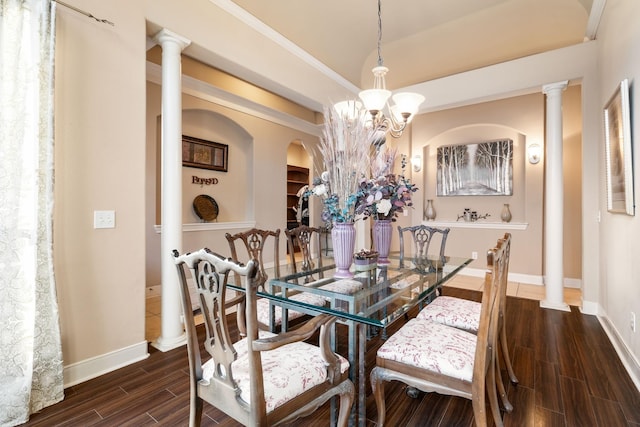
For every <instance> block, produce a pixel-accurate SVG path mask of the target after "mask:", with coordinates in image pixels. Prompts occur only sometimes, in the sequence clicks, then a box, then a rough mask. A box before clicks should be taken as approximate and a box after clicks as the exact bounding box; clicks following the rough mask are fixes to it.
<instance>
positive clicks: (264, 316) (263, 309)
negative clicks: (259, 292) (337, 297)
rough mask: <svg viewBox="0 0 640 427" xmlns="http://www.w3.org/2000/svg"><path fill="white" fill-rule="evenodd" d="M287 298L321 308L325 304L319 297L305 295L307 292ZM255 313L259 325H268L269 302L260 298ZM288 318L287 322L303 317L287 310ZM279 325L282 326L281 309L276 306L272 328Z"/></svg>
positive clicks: (302, 314) (301, 314)
mask: <svg viewBox="0 0 640 427" xmlns="http://www.w3.org/2000/svg"><path fill="white" fill-rule="evenodd" d="M288 298H289V299H292V300H295V301H299V302H304V303H306V304H311V305H318V306H323V305H325V303H326V301H325V299H324V297H322V296H320V295H314V294H311V293H307V292H303V293H300V294H295V295H292V296H290V297H288ZM256 313H257V317H258V322H259V323H261V324H263V325H269V300H268V299H266V298H260V299H258V300H257V301H256ZM288 316H289V320H294V319H297V318H299V317H302V316H304V313H301V312H299V311H294V310H289V313H288ZM280 324H282V308H281V307H277V306H276V307H275V320H274V326H277V325H280Z"/></svg>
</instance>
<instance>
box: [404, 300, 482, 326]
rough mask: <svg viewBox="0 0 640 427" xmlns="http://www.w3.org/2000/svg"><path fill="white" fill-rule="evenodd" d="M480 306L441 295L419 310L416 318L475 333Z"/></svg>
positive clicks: (473, 302)
mask: <svg viewBox="0 0 640 427" xmlns="http://www.w3.org/2000/svg"><path fill="white" fill-rule="evenodd" d="M481 308H482V305H481V304H480V303H479V302H475V301H470V300H466V299H463V298H455V297H447V296H441V297H438V298H436V299H434V300H433V301H432V302H431V303H430V304H429V305H427V306H426V307H425V308H423V309H422V310H420V312H419V313H418V315H417V316H416V318H417V319H428V320H433V321H435V322H438V323H442V324H443V325H447V326H453V327H454V328H458V329H463V330H465V331H468V332H472V333H474V334H475V333H476V332H478V326H479V323H480V309H481Z"/></svg>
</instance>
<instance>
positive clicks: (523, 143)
mask: <svg viewBox="0 0 640 427" xmlns="http://www.w3.org/2000/svg"><path fill="white" fill-rule="evenodd" d="M580 101H581V98H580V86H575V87H570V88H569V89H568V90H567V91H565V92H564V93H563V116H564V122H563V123H564V151H565V153H564V154H565V157H564V158H565V177H564V179H565V195H566V196H567V197H565V206H564V209H565V261H564V274H565V278H567V279H577V280H578V282H576V283H575V284H574V286H575V285H577V286H579V279H581V277H582V276H581V253H580V250H579V249H578V250H577V251H576V248H581V220H580V218H581V214H582V213H581V209H580V203H579V201H580V192H581V188H580V173H581V167H580V161H576V160H577V159H580V158H581V157H580V146H581V125H582V120H581V109H580ZM544 116H545V98H544V95H543V94H542V93H538V94H533V95H526V96H519V97H513V98H508V99H503V100H500V101H493V102H486V103H482V104H476V105H472V106H467V107H461V108H454V109H449V110H443V111H439V112H434V113H429V114H424V115H420V116H418V117H416V118H415V119H414V121H413V149H414V152H417V153H422V158H423V162H424V167H423V170H422V172H421V176H420V177H419V178H418V179H420V180H421V182H422V185H421V187H422V188H424V191H423V192H420V193H418V194H417V197H416V202H417V204H418V206H421V207H422V209H424V206H425V204H426V200H427V199H433V201H434V202H433V203H434V207H435V210H436V213H437V217H436V221H456V220H457V216H458V215H459V214H461V213H462V212H463V210H464V209H465V208H471V210H476V211H477V212H478V213H479V214H481V215H484V214H486V213H488V214H489V215H490V217H489V218H488V219H487V220H486V221H484V222H500V212H501V210H502V207H503V205H504V204H505V203H508V204H509V207H510V210H511V213H512V215H513V219H512V221H511V222H512V223H526V224H527V225H526V229H525V230H506V229H500V227H499V225H498V226H497V229H469V228H453V229H452V231H451V232H450V234H449V240H448V241H447V248H448V252H449V253H452V254H460V255H464V256H470V255H471V252H477V253H478V254H479V258H478V260H477V261H474V262H473V263H472V265H471V266H472V267H473V268H478V269H481V268H484V266H485V265H486V259H484V257H483V256H482V254H484V253H486V250H487V249H488V248H489V247H491V245H493V244H495V241H496V239H497V237H500V236H501V235H502V234H504V232H506V231H508V232H510V233H512V235H513V248H512V255H511V262H510V273H511V274H514V275H525V276H526V277H521V280H523V281H527V280H529V281H531V282H536V281H539V282H541V276H542V275H543V273H544V266H543V214H544V156H543V159H542V161H541V162H540V163H538V164H536V165H532V164H530V163H529V162H528V161H527V159H526V147H527V146H528V145H530V144H533V143H537V144H539V145H541V146H543V147H544ZM502 138H509V139H512V140H513V143H514V158H513V172H514V177H513V185H514V191H513V195H512V196H449V197H437V196H436V158H435V156H436V150H437V148H438V147H439V146H442V145H454V144H467V143H476V142H482V141H489V140H495V139H502ZM419 210H420V209H418V211H419ZM418 215H419V212H418ZM413 218H414V221H416V220H417V219H419V218H418V217H417V215H416V213H415V212H414V216H413Z"/></svg>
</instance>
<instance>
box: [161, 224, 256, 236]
mask: <svg viewBox="0 0 640 427" xmlns="http://www.w3.org/2000/svg"><path fill="white" fill-rule="evenodd" d="M255 226H256V222H255V221H242V222H195V223H190V224H182V231H184V232H186V231H220V230H223V231H227V230H237V229H243V230H244V229H247V228H253V227H255ZM153 228H154V230H155V231H156V233H158V234H160V233H162V226H161V225H154V226H153Z"/></svg>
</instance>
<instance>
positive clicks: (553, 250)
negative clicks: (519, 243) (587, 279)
mask: <svg viewBox="0 0 640 427" xmlns="http://www.w3.org/2000/svg"><path fill="white" fill-rule="evenodd" d="M567 83H568V82H567V81H563V82H557V83H552V84H548V85H545V86H543V88H542V91H543V93H544V94H545V95H547V116H546V128H547V131H546V138H545V139H546V143H545V146H546V155H545V209H544V265H545V281H544V283H545V289H546V298H545V299H544V300H543V301H540V306H541V307H544V308H553V309H556V310H564V311H569V306H568V305H567V304H565V303H564V292H563V287H564V271H563V262H564V260H563V232H564V231H563V229H564V227H563V215H564V209H563V203H564V191H563V186H564V180H563V176H562V173H563V167H562V91H563V90H565V89H566V88H567Z"/></svg>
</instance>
